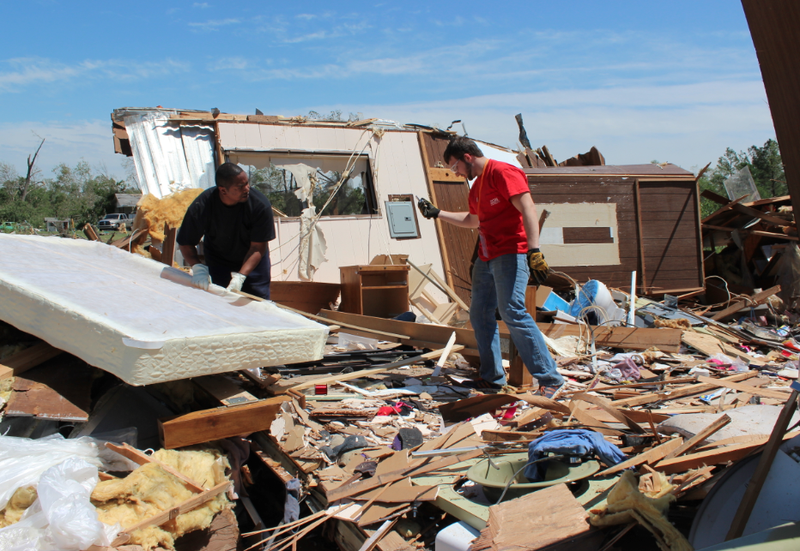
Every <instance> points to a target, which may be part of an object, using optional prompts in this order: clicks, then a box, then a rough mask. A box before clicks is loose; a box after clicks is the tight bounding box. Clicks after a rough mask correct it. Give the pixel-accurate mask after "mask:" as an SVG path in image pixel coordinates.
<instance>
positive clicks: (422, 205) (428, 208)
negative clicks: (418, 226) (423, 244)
mask: <svg viewBox="0 0 800 551" xmlns="http://www.w3.org/2000/svg"><path fill="white" fill-rule="evenodd" d="M417 207H419V211H420V212H421V213H422V216H424V217H425V218H427V219H428V220H430V219H431V218H438V217H439V209H437V208H436V207H434V206H433V203H431V202H430V201H428V200H427V199H420V200H419V202H417Z"/></svg>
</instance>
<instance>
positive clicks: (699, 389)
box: [611, 370, 758, 407]
mask: <svg viewBox="0 0 800 551" xmlns="http://www.w3.org/2000/svg"><path fill="white" fill-rule="evenodd" d="M756 375H758V371H752V370H751V371H745V372H744V373H738V374H736V375H731V376H730V377H725V378H723V379H720V381H726V382H734V383H735V382H739V381H744V380H746V379H749V378H751V377H755V376H756ZM719 386H720V385H712V384H694V385H685V386H683V387H682V388H678V389H675V390H671V391H669V392H651V393H649V394H644V395H642V396H635V397H633V398H624V399H622V400H614V401H613V402H611V405H612V406H614V407H624V406H640V405H642V404H651V403H653V402H664V401H667V400H674V399H675V398H682V397H684V396H692V395H694V394H702V393H703V392H708V391H710V390H716V389H717V388H719Z"/></svg>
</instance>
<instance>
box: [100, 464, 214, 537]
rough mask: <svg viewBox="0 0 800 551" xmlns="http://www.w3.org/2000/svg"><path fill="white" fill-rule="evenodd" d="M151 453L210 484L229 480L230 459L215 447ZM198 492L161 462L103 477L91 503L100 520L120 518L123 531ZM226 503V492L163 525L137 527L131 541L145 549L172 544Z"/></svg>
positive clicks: (111, 521) (203, 524) (206, 523)
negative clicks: (186, 484)
mask: <svg viewBox="0 0 800 551" xmlns="http://www.w3.org/2000/svg"><path fill="white" fill-rule="evenodd" d="M153 458H154V459H156V460H158V461H160V462H162V463H164V464H166V465H168V466H170V467H172V468H173V469H175V470H177V471H179V472H180V473H181V474H183V475H184V476H186V477H188V478H190V479H192V480H193V481H194V482H196V483H197V484H198V485H200V486H202V487H204V488H206V489H208V488H212V487H213V486H216V485H217V484H220V483H221V482H224V481H225V480H226V478H225V475H224V470H225V468H226V467H227V466H228V464H227V460H226V459H225V458H224V456H220V454H219V453H217V452H215V451H176V450H159V451H157V452H156V453H155V454H153ZM195 495H196V494H195V493H194V492H192V491H191V490H189V489H187V488H186V487H185V486H184V485H183V484H182V483H181V482H180V481H179V480H178V478H177V477H175V476H174V475H172V474H170V473H168V472H166V471H165V470H164V469H162V468H161V467H160V466H159V465H158V464H156V463H147V464H145V465H142V466H141V467H139V468H137V469H136V470H135V471H133V472H132V473H130V474H129V475H128V476H126V477H125V478H120V479H113V480H106V481H102V482H100V483H99V484H98V485H97V486H96V487H95V489H94V492H92V503H93V504H94V505H95V507H96V508H97V514H98V517H99V519H100V520H101V521H102V522H104V523H106V524H112V525H113V524H116V523H119V524H120V525H121V526H122V529H123V531H124V530H125V529H126V528H127V527H129V526H133V525H135V524H138V523H139V522H142V521H143V520H146V519H148V518H150V517H153V516H155V515H157V514H159V513H161V512H164V511H168V510H169V509H172V508H173V507H177V506H178V505H180V504H181V503H183V502H184V501H186V500H188V499H190V498H192V497H194V496H195ZM227 504H228V499H227V497H226V495H225V494H224V493H222V494H220V495H218V496H216V497H215V498H214V499H212V500H211V501H208V502H206V503H205V504H203V505H201V506H199V507H197V508H196V509H194V510H192V511H189V512H187V513H184V514H182V515H178V517H176V518H175V519H174V520H171V521H168V522H166V523H164V524H162V525H161V526H149V527H146V528H142V529H140V530H136V531H134V532H133V533H132V534H131V539H130V541H129V542H128V543H130V544H137V545H141V546H142V547H144V548H145V549H147V550H152V549H174V548H175V539H176V538H178V537H180V536H182V535H183V534H186V533H188V532H192V531H194V530H202V529H204V528H207V527H208V526H209V525H210V524H211V520H212V519H213V518H214V515H216V514H217V513H218V512H220V511H221V510H222V509H224V508H225V506H226V505H227Z"/></svg>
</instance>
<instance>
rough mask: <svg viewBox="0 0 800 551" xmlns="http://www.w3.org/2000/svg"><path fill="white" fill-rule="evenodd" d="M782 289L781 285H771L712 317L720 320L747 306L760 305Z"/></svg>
mask: <svg viewBox="0 0 800 551" xmlns="http://www.w3.org/2000/svg"><path fill="white" fill-rule="evenodd" d="M780 291H781V286H780V285H775V286H774V287H770V288H769V289H766V290H764V291H761V292H760V293H756V294H754V295H753V296H752V297H750V298H749V299H747V300H740V301H737V302H735V303H734V304H731V305H730V306H728V307H727V308H725V309H724V310H720V311H719V312H717V313H716V314H714V315H713V316H712V317H711V319H712V320H714V321H719V320H721V319H722V318H724V317H726V316H729V315H731V314H734V313H736V312H738V311H739V310H741V309H742V308H745V307H747V306H758V305H759V304H763V303H764V302H765V301H766V300H767V299H768V298H769V297H771V296H772V295H774V294H776V293H779V292H780Z"/></svg>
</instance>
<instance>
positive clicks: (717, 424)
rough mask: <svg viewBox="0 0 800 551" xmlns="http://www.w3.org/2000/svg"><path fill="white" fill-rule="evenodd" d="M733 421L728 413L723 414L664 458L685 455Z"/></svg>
mask: <svg viewBox="0 0 800 551" xmlns="http://www.w3.org/2000/svg"><path fill="white" fill-rule="evenodd" d="M730 422H731V418H730V417H728V415H727V414H725V415H723V416H722V417H720V418H719V419H717V420H716V421H714V422H713V423H711V424H710V425H708V426H707V427H706V428H704V429H703V430H701V431H700V432H698V433H697V434H695V435H694V436H692V437H691V438H690V439H689V440H687V441H686V442H684V443H683V445H682V446H681V447H680V448H678V449H676V450H673V451H671V452H669V453H668V454H667V455H665V456H664V459H672V458H673V457H678V456H679V455H683V454H684V453H686V452H688V451H689V450H691V449H692V448H694V447H695V446H697V445H698V444H699V443H700V442H702V441H703V440H705V439H706V438H708V437H709V436H711V435H712V434H714V433H715V432H717V431H718V430H720V429H721V428H722V427H725V426H727V425H728V424H729V423H730Z"/></svg>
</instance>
